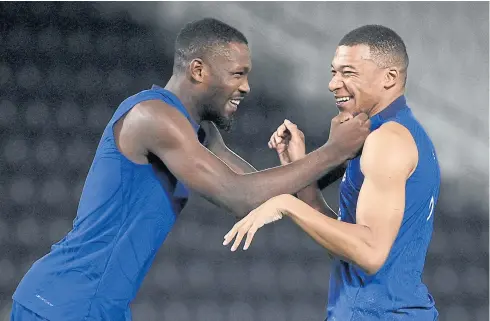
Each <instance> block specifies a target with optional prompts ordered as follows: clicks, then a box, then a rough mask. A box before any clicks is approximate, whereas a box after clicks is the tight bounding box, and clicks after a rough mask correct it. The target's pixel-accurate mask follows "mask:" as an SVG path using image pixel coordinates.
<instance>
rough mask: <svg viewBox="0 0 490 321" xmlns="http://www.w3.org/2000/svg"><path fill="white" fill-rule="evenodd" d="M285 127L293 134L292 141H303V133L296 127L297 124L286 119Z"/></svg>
mask: <svg viewBox="0 0 490 321" xmlns="http://www.w3.org/2000/svg"><path fill="white" fill-rule="evenodd" d="M284 125H285V126H286V128H287V130H288V131H289V133H290V134H291V141H297V140H301V132H300V130H299V129H298V126H296V124H294V123H292V122H290V121H289V120H287V119H286V120H285V121H284Z"/></svg>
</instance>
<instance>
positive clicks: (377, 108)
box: [368, 89, 405, 118]
mask: <svg viewBox="0 0 490 321" xmlns="http://www.w3.org/2000/svg"><path fill="white" fill-rule="evenodd" d="M404 93H405V90H404V89H399V90H395V91H393V92H392V93H390V94H388V95H385V96H384V97H383V98H382V99H381V100H380V101H379V102H378V103H377V104H376V105H374V107H373V108H371V110H370V111H369V112H368V116H369V118H371V117H373V116H374V115H376V114H379V113H380V112H382V111H383V110H385V109H386V108H388V106H389V105H390V104H391V103H392V102H394V101H395V100H396V99H397V98H398V97H400V96H401V95H403V94H404Z"/></svg>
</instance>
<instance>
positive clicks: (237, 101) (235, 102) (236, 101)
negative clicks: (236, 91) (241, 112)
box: [228, 99, 242, 111]
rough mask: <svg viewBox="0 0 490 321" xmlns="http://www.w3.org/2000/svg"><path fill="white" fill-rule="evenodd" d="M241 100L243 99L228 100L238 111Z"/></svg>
mask: <svg viewBox="0 0 490 321" xmlns="http://www.w3.org/2000/svg"><path fill="white" fill-rule="evenodd" d="M241 101H242V100H241V99H230V100H229V101H228V102H229V104H230V106H231V107H232V108H233V109H234V110H235V111H236V110H237V109H238V105H240V102H241Z"/></svg>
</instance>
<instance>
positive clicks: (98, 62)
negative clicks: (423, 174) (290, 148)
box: [0, 2, 489, 321]
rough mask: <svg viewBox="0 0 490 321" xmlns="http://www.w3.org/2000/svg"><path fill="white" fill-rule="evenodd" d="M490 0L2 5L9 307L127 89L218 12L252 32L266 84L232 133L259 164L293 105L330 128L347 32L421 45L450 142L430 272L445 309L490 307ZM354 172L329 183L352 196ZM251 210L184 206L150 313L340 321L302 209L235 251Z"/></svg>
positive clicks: (431, 111) (137, 309) (139, 306)
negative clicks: (236, 212) (343, 185)
mask: <svg viewBox="0 0 490 321" xmlns="http://www.w3.org/2000/svg"><path fill="white" fill-rule="evenodd" d="M488 14H489V5H488V3H487V2H478V3H476V2H473V3H472V2H450V3H448V2H433V3H431V2H413V3H408V2H407V3H404V2H396V3H392V2H378V3H374V2H372V3H369V2H368V3H358V2H345V3H338V2H310V3H299V2H285V3H279V2H277V3H274V2H219V3H217V2H216V3H214V2H142V3H137V2H107V3H95V2H24V3H23V2H16V3H13V2H10V3H9V2H2V3H0V22H1V23H0V28H1V31H0V57H1V59H0V133H1V136H0V155H1V160H2V166H1V168H0V203H1V206H0V209H1V214H0V320H2V321H3V320H8V319H9V313H10V304H11V298H10V297H11V295H12V293H13V291H14V289H15V287H16V286H17V283H18V282H19V280H20V279H21V278H22V276H23V275H24V273H25V272H26V270H27V269H28V268H29V267H30V266H31V264H32V263H33V262H34V261H35V260H36V259H38V258H39V257H41V256H42V255H44V254H45V253H47V252H48V251H49V248H50V246H51V244H52V243H54V242H56V241H58V240H59V239H60V238H62V236H63V235H64V234H65V233H66V232H67V231H68V230H69V229H70V227H71V224H72V221H73V219H74V217H75V214H76V208H77V204H78V200H79V196H80V192H81V188H82V185H83V183H84V179H85V175H86V173H87V171H88V168H89V166H90V164H91V161H92V158H93V155H94V153H95V150H96V147H97V144H98V140H99V138H100V135H101V133H102V131H103V129H104V127H105V125H106V122H107V121H108V120H109V119H110V117H111V116H112V113H113V111H114V110H115V109H116V108H117V106H118V105H119V103H120V102H121V101H122V100H124V99H125V98H126V97H128V96H130V95H132V94H134V93H136V92H138V91H140V90H143V89H147V88H149V87H150V86H151V85H152V84H159V85H161V86H164V85H165V83H166V81H167V80H168V79H169V77H170V75H171V71H172V61H173V57H172V55H173V41H174V39H175V36H176V33H177V32H178V30H179V29H180V28H181V27H182V26H183V25H184V24H185V23H186V22H188V21H190V20H193V19H197V18H202V17H206V16H210V17H215V18H218V19H221V20H223V21H225V22H227V23H229V24H231V25H233V26H235V27H237V28H238V29H240V30H241V31H242V32H243V33H244V34H245V35H246V36H247V37H248V39H249V41H250V43H251V45H250V47H251V49H252V54H253V64H254V67H253V69H254V70H253V72H252V74H251V79H250V83H251V87H252V91H251V94H250V95H249V97H248V98H247V99H246V100H245V101H244V102H243V103H242V104H241V105H240V109H239V112H238V113H239V115H238V120H239V121H238V123H237V126H236V128H235V129H234V130H233V131H232V132H231V133H228V134H225V135H224V137H225V140H226V142H227V144H228V145H229V146H230V147H232V148H233V149H234V150H235V151H236V152H237V153H239V154H240V155H242V156H243V157H244V158H245V159H247V160H249V161H250V162H251V163H252V164H253V165H255V166H256V167H257V168H259V169H264V168H267V167H271V166H276V165H278V161H277V159H276V155H275V153H274V152H272V151H270V150H268V148H267V141H268V138H269V137H270V135H271V133H272V132H273V130H275V128H276V127H277V126H278V125H279V124H280V123H281V122H282V121H283V120H284V119H285V118H288V119H290V120H291V121H293V122H296V123H297V124H298V126H299V127H300V128H302V129H303V130H304V132H305V134H306V137H307V143H308V150H312V149H314V148H317V147H319V146H320V145H321V144H323V143H324V142H325V141H326V140H327V138H328V131H329V124H330V119H331V118H332V117H333V116H334V115H335V113H336V108H335V105H334V100H333V96H332V94H330V93H329V92H328V88H327V85H328V82H329V80H330V72H329V68H330V62H331V59H332V57H333V54H334V51H335V47H336V45H337V43H338V41H339V40H340V38H341V37H342V36H343V35H344V34H345V33H347V32H349V31H350V30H351V29H353V28H355V27H358V26H360V25H363V24H367V23H377V24H383V25H386V26H388V27H391V28H393V29H394V30H395V31H397V32H398V33H399V34H400V35H401V36H402V38H403V39H404V40H405V43H406V45H407V48H408V53H409V56H410V67H409V72H408V88H407V98H408V102H409V105H410V106H411V108H412V109H413V111H414V113H415V115H416V116H417V117H418V118H419V120H420V121H421V122H422V124H423V125H424V126H425V127H426V129H427V131H428V132H429V134H430V135H431V137H432V139H433V141H434V143H435V145H436V148H437V152H438V155H439V159H440V163H441V168H442V180H443V182H442V183H443V184H442V187H441V196H440V201H439V204H438V205H437V207H436V212H435V231H434V235H433V240H432V243H431V247H430V252H429V254H428V257H427V261H426V269H425V273H424V281H425V282H426V284H427V285H428V287H429V290H430V291H431V293H432V294H433V295H434V297H435V300H436V304H437V307H438V308H439V311H440V313H441V318H440V320H441V321H450V320H458V321H461V320H475V321H484V320H488V311H489V308H488V227H489V221H488V196H489V193H488V134H489V131H488V119H489V117H488V107H489V105H488V94H489V93H488V88H489V83H488V71H489V65H488V58H489V52H488V48H489V34H488V27H489V26H488ZM337 186H338V185H337V184H334V185H333V186H330V187H328V188H326V189H325V190H324V194H325V197H326V199H327V200H328V202H329V204H330V205H331V206H332V207H333V208H337V206H338V200H337V197H338V194H337ZM233 224H234V219H232V218H231V217H229V216H227V215H226V213H224V212H223V211H221V210H219V209H217V208H216V207H214V206H212V205H210V204H209V203H207V202H205V201H203V200H202V199H199V198H197V197H194V198H192V200H191V202H190V204H189V207H188V208H187V209H186V210H185V211H184V213H182V215H181V216H180V218H179V220H178V222H177V224H176V226H175V228H174V229H173V231H172V232H171V234H170V236H169V238H168V239H167V242H166V243H165V244H164V246H163V247H162V249H161V251H160V253H159V254H158V257H157V259H156V261H155V263H154V265H153V267H152V269H151V271H150V273H149V275H148V276H147V278H146V279H145V282H144V285H143V287H142V289H141V291H140V292H139V294H138V297H137V299H136V301H135V302H134V304H133V316H134V320H135V321H141V320H145V321H151V320H172V321H186V320H198V321H207V320H213V321H225V320H230V321H242V320H259V321H260V320H264V321H266V320H267V321H268V320H271V321H280V320H291V321H293V320H294V321H308V320H323V318H324V315H325V304H326V300H327V296H328V293H327V289H328V278H329V264H330V261H329V259H328V256H327V254H326V252H325V250H323V249H322V248H321V247H320V246H319V245H317V244H316V243H315V242H313V241H312V240H311V239H310V238H309V237H308V236H307V235H306V234H304V233H303V232H302V231H301V230H300V229H299V228H297V227H296V226H295V225H294V224H293V223H291V222H290V221H288V220H282V221H280V222H278V223H277V224H274V225H269V226H267V227H265V228H263V229H262V230H261V231H260V232H259V233H258V235H257V238H256V241H255V243H254V244H253V246H252V247H251V249H250V250H249V251H247V252H243V251H240V252H237V253H231V252H229V249H228V248H225V247H224V246H222V245H221V244H222V239H223V235H224V234H225V233H226V232H227V231H228V230H229V229H230V228H231V226H232V225H233Z"/></svg>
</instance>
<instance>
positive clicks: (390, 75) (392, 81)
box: [384, 67, 401, 89]
mask: <svg viewBox="0 0 490 321" xmlns="http://www.w3.org/2000/svg"><path fill="white" fill-rule="evenodd" d="M400 76H401V75H400V70H399V69H398V68H396V67H389V68H387V69H386V73H385V76H384V87H385V88H386V89H388V88H391V87H393V86H394V85H396V83H397V82H398V81H399V80H400Z"/></svg>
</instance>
